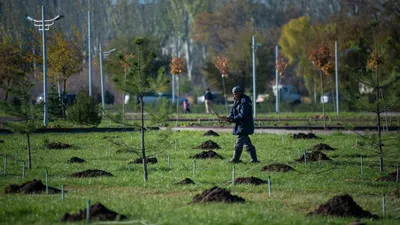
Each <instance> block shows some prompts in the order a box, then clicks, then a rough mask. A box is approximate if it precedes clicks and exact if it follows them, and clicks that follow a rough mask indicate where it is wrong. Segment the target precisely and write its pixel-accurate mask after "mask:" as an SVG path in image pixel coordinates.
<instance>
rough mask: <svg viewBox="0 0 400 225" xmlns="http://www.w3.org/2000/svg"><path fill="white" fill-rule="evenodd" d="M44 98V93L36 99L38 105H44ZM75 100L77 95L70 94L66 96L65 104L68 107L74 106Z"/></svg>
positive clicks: (64, 98)
mask: <svg viewBox="0 0 400 225" xmlns="http://www.w3.org/2000/svg"><path fill="white" fill-rule="evenodd" d="M43 96H44V95H43V93H41V94H40V95H38V96H37V97H36V104H41V103H43V101H44V98H43ZM75 100H76V94H71V93H68V94H66V95H64V97H63V103H64V104H66V105H72V104H74V103H75Z"/></svg>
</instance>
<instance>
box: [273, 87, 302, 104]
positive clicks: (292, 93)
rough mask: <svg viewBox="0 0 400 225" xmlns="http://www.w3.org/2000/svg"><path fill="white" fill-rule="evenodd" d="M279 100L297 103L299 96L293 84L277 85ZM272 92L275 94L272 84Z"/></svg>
mask: <svg viewBox="0 0 400 225" xmlns="http://www.w3.org/2000/svg"><path fill="white" fill-rule="evenodd" d="M278 90H279V101H280V102H281V103H290V104H299V103H301V96H300V94H299V93H298V92H297V89H296V87H294V86H293V85H278ZM272 92H273V93H274V96H276V93H277V92H276V86H275V85H274V86H272Z"/></svg>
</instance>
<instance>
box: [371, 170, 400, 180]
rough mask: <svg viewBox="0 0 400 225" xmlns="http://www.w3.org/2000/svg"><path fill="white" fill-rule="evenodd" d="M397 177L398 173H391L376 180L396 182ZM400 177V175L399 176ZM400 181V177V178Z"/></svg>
mask: <svg viewBox="0 0 400 225" xmlns="http://www.w3.org/2000/svg"><path fill="white" fill-rule="evenodd" d="M396 176H397V171H394V172H391V173H389V174H388V175H387V176H384V177H379V178H378V179H376V180H377V181H394V182H395V181H396ZM399 176H400V174H399ZM399 179H400V177H399Z"/></svg>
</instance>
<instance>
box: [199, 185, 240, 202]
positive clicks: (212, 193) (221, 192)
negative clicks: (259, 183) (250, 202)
mask: <svg viewBox="0 0 400 225" xmlns="http://www.w3.org/2000/svg"><path fill="white" fill-rule="evenodd" d="M244 201H245V200H244V198H242V197H239V196H237V195H232V194H231V193H230V192H229V191H227V190H226V189H224V188H219V187H217V186H215V187H212V188H210V189H207V190H205V191H203V193H201V194H197V195H195V196H194V198H193V200H192V202H193V203H205V202H225V203H244Z"/></svg>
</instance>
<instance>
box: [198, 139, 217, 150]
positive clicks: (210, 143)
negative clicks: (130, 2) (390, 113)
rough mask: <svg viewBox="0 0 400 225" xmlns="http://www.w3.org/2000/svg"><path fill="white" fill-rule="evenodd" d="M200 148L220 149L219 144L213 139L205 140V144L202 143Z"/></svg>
mask: <svg viewBox="0 0 400 225" xmlns="http://www.w3.org/2000/svg"><path fill="white" fill-rule="evenodd" d="M197 148H200V149H219V148H221V147H219V145H218V144H217V143H215V142H213V141H211V140H208V141H205V142H204V143H203V144H201V145H200V146H199V147H197Z"/></svg>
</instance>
